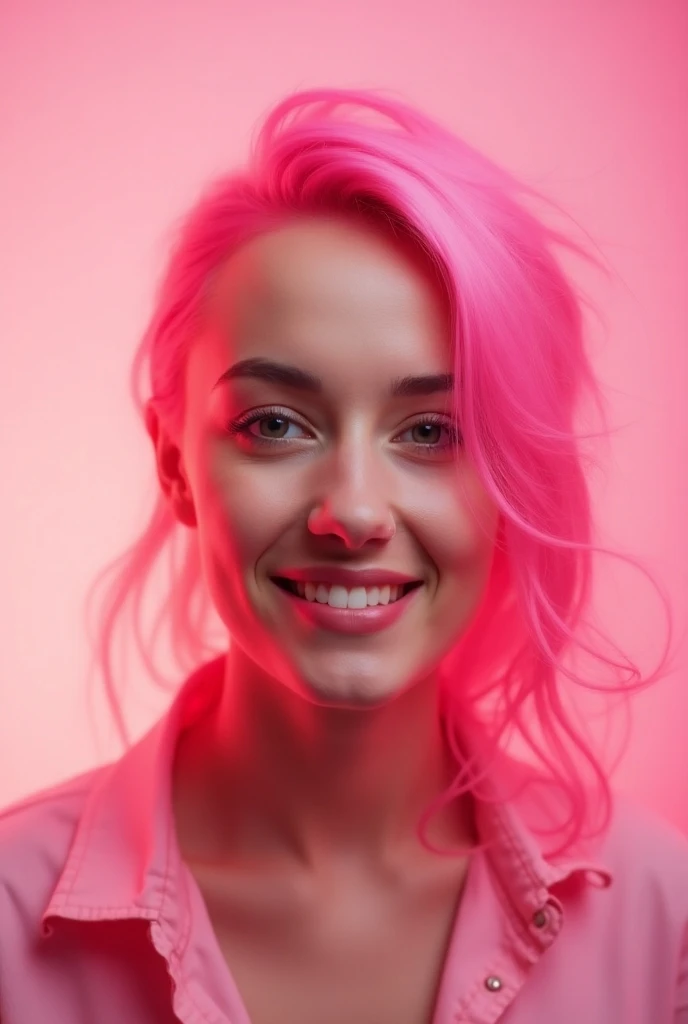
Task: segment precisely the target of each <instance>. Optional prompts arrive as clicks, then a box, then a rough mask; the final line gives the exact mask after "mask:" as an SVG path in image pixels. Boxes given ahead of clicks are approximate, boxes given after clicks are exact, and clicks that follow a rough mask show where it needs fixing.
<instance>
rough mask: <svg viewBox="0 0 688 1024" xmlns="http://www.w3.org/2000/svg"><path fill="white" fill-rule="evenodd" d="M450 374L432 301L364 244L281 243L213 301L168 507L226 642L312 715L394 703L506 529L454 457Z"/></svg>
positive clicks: (390, 258) (424, 284) (344, 234)
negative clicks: (190, 547) (181, 483)
mask: <svg viewBox="0 0 688 1024" xmlns="http://www.w3.org/2000/svg"><path fill="white" fill-rule="evenodd" d="M451 372H452V357H451V351H450V344H449V337H448V321H447V315H446V310H445V308H444V306H443V302H442V300H441V298H440V293H439V291H438V288H437V286H436V285H435V284H434V283H433V280H432V278H431V276H430V275H429V273H428V271H427V270H426V269H424V266H423V264H421V263H420V261H419V260H418V259H417V257H415V256H414V255H413V254H412V253H411V250H410V249H409V247H408V246H406V247H405V248H404V247H402V246H401V245H400V243H392V242H390V241H389V240H388V239H387V238H386V237H385V236H382V235H380V234H379V233H377V232H374V231H373V230H372V228H367V227H363V226H361V225H353V224H351V223H347V222H344V221H341V220H337V219H313V220H309V221H302V222H299V223H293V224H289V225H288V226H285V227H283V228H280V229H279V230H276V231H274V232H272V233H270V234H266V235H263V236H261V237H259V238H257V239H254V240H253V241H252V242H250V243H248V244H246V245H245V246H244V247H242V248H241V249H240V250H238V251H237V252H236V253H235V254H234V255H233V256H232V257H231V258H230V259H229V260H228V261H227V262H226V264H225V265H224V266H223V268H222V270H221V272H220V274H219V275H218V276H217V277H216V279H215V281H214V283H213V288H212V293H211V296H210V300H209V307H208V316H207V320H206V322H205V325H204V328H203V332H202V334H201V336H200V337H199V338H198V339H197V341H196V342H195V343H194V347H193V349H192V351H191V353H190V357H189V361H188V365H187V377H186V418H185V427H184V433H183V438H182V443H181V462H180V473H181V474H182V475H183V476H184V477H185V479H186V482H187V491H186V495H187V497H186V499H183V497H182V498H179V499H178V501H180V502H181V501H183V500H186V501H187V511H186V512H185V513H184V514H183V515H184V517H185V518H186V520H187V521H189V522H195V523H196V525H197V528H198V540H199V544H200V550H201V557H202V562H203V566H204V573H205V576H206V579H207V582H208V585H209V588H210V591H211V594H212V597H213V600H214V602H215V605H216V607H217V610H218V612H219V614H220V617H221V618H222V620H223V621H224V623H225V624H226V626H227V628H228V629H229V631H230V634H231V636H232V638H233V641H234V642H235V643H236V644H238V645H239V646H240V647H241V648H242V649H243V651H244V653H245V654H246V655H247V656H248V658H249V659H251V661H252V662H253V663H254V664H255V665H256V666H257V667H258V669H260V670H262V671H264V672H265V673H267V674H269V675H270V676H271V677H273V678H275V679H277V680H279V681H280V682H282V683H283V684H285V685H287V686H289V687H290V688H292V689H293V690H295V691H297V692H298V693H300V694H302V695H303V696H305V697H307V698H309V699H311V700H314V701H316V702H317V703H324V704H332V705H339V706H342V705H347V706H351V707H362V706H371V705H376V704H381V703H384V702H385V701H387V700H389V699H391V698H393V697H394V696H396V695H397V694H399V693H400V692H401V691H403V690H405V689H407V688H408V687H409V686H410V685H412V684H413V683H414V682H416V681H418V680H419V679H421V678H424V677H427V675H428V674H429V673H431V672H432V671H433V669H435V668H436V667H437V664H438V662H439V661H440V660H441V658H442V656H443V655H444V654H446V653H447V652H448V650H450V649H451V647H452V646H453V645H454V643H455V642H456V640H457V639H458V638H459V637H460V635H461V634H462V633H463V632H464V630H465V628H466V626H467V624H468V623H469V621H470V619H471V618H472V616H473V614H474V612H475V610H476V608H477V605H478V602H479V599H480V597H481V595H482V592H483V590H484V587H485V584H486V581H487V577H488V573H489V569H490V565H491V560H492V552H493V544H494V537H495V533H496V529H497V523H498V516H497V511H496V509H495V508H494V506H493V505H492V503H491V501H490V500H489V499H488V498H487V496H486V494H485V493H484V491H483V489H482V487H481V486H480V484H479V481H478V479H477V477H476V475H475V473H474V471H473V470H472V468H471V466H469V464H468V462H467V460H466V457H465V455H462V454H461V451H459V452H458V454H457V452H456V450H455V448H454V446H453V443H452V431H453V430H454V429H455V425H454V424H453V423H452V421H451V413H450V409H451V404H450V393H449V391H448V390H447V388H448V386H449V383H450V375H451ZM159 459H160V445H159ZM165 464H166V465H168V466H169V464H170V461H169V453H168V456H167V458H166V459H165ZM176 493H178V492H176ZM191 509H192V511H191ZM361 570H367V571H368V572H369V575H368V576H367V577H366V576H365V575H364V576H359V577H357V576H356V574H357V573H358V572H360V571H361ZM395 576H396V581H395ZM400 581H401V582H400ZM403 581H406V582H403ZM386 601H387V602H389V603H385V602H386ZM375 602H377V603H375ZM342 605H344V606H345V607H342ZM352 606H353V607H352ZM362 606H364V607H362Z"/></svg>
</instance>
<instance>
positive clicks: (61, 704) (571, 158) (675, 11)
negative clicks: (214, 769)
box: [0, 0, 688, 831]
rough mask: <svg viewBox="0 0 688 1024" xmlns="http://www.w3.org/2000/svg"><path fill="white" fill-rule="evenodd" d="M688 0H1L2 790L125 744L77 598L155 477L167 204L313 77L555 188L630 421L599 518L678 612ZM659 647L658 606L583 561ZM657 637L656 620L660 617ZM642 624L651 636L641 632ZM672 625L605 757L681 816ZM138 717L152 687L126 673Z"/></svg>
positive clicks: (630, 637)
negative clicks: (148, 426)
mask: <svg viewBox="0 0 688 1024" xmlns="http://www.w3.org/2000/svg"><path fill="white" fill-rule="evenodd" d="M687 45H688V6H687V5H686V4H685V3H684V2H683V0H675V2H671V0H664V2H659V0H585V2H584V0H577V2H576V3H552V2H551V0H490V2H489V3H476V2H474V0H470V2H469V0H423V2H422V3H421V2H419V0H395V2H393V3H392V2H389V3H388V2H385V0H348V2H347V3H328V4H323V3H320V2H316V0H310V2H309V0H289V3H283V2H282V0H259V2H256V0H234V2H231V0H225V2H220V0H195V2H194V3H191V2H190V0H184V2H182V0H167V2H165V3H162V2H160V3H154V2H148V3H145V2H144V3H141V2H139V0H137V2H134V0H119V2H118V3H117V4H93V3H87V2H85V0H73V2H71V3H67V2H66V0H57V2H56V0H42V2H40V0H5V3H4V4H3V7H2V12H1V13H0V93H1V95H2V103H1V106H0V131H1V136H2V137H1V142H2V161H1V162H0V182H1V185H2V187H1V188H0V223H1V224H2V236H3V237H2V245H1V246H0V259H1V260H2V267H1V273H0V299H1V306H0V317H1V320H0V337H1V338H2V342H1V345H0V355H1V363H0V429H1V433H0V459H1V462H0V465H1V467H2V496H3V500H2V502H1V503H0V523H1V528H0V566H1V577H0V578H1V586H0V621H1V623H2V643H1V644H0V652H1V653H0V659H1V660H0V701H1V703H0V804H3V803H5V802H7V801H9V800H11V799H14V798H17V797H20V796H22V795H24V794H26V793H28V792H29V791H31V790H33V789H35V788H37V787H40V786H44V785H47V784H50V783H51V782H53V781H56V780H58V779H61V778H63V777H65V776H67V775H70V774H73V773H75V772H77V771H80V770H82V769H85V768H87V767H89V766H91V765H92V764H94V763H96V762H97V761H100V760H103V759H105V758H108V757H111V756H113V755H114V754H115V753H117V750H118V748H117V746H116V744H115V743H114V738H113V737H112V735H111V733H110V732H109V731H108V729H107V728H106V717H105V713H104V709H103V707H102V706H99V707H98V709H97V722H98V723H99V728H98V730H97V734H94V731H93V727H92V724H91V719H90V718H89V715H88V704H87V700H86V696H85V690H84V673H85V667H86V646H85V641H84V631H83V625H82V618H81V602H82V600H83V597H84V593H85V590H86V587H87V585H88V583H89V582H90V580H91V579H92V577H93V575H94V573H95V572H96V570H97V569H98V568H99V567H100V566H101V565H102V564H103V562H104V561H106V560H107V559H108V558H109V557H110V556H111V555H113V554H114V553H116V552H118V551H119V550H120V549H121V548H122V547H123V546H124V545H126V544H128V543H129V542H130V540H131V539H132V538H133V531H135V530H136V529H137V528H138V527H140V526H141V525H142V523H143V516H144V513H145V511H146V509H147V507H148V502H149V500H150V496H151V494H152V493H153V491H152V489H153V487H154V479H153V463H152V457H151V453H150V451H149V447H148V440H147V438H145V437H144V435H143V433H142V430H141V428H140V427H139V425H138V423H137V422H136V421H135V419H134V416H133V412H132V410H131V408H130V405H129V403H128V398H127V391H126V381H127V373H128V368H129V364H130V360H131V356H132V353H133V351H134V347H135V345H136V342H137V340H138V335H139V332H140V331H141V329H142V327H143V324H144V321H145V317H146V315H147V312H148V309H149V303H150V299H151V295H152V290H153V286H154V282H155V278H156V274H157V272H158V270H159V268H160V266H161V260H162V256H163V254H164V252H165V247H166V232H167V228H168V226H169V225H170V224H171V222H172V221H173V220H174V218H175V217H176V216H177V215H178V214H179V213H180V212H181V211H182V210H183V209H184V208H185V207H186V205H187V204H188V203H189V202H190V201H192V200H193V198H194V197H195V195H196V193H197V191H198V188H199V187H200V186H201V184H203V183H204V182H205V181H206V180H207V179H208V178H209V177H210V176H212V175H214V174H215V173H217V172H220V171H222V170H224V169H225V168H227V167H228V166H230V165H231V164H232V163H233V162H234V161H235V160H237V159H242V158H243V156H244V154H245V151H246V147H247V144H248V138H249V133H250V131H251V129H252V126H253V124H254V122H255V120H256V118H257V117H259V116H260V115H261V114H262V113H263V112H265V110H266V109H267V108H268V107H269V106H270V105H271V104H272V103H273V102H274V101H275V100H277V99H278V98H279V97H280V96H281V95H282V94H283V93H284V92H286V91H287V90H291V89H294V88H298V87H308V86H317V85H330V84H332V85H347V86H376V87H385V88H390V89H394V90H396V91H397V92H398V93H399V94H400V95H402V96H403V97H405V98H407V99H408V100H410V101H412V102H415V103H417V104H419V105H420V106H422V107H424V108H425V109H427V110H428V112H431V113H434V114H435V115H437V116H438V117H440V118H441V119H442V120H444V121H445V123H447V124H449V125H450V126H452V127H454V128H455V129H456V130H457V131H459V132H461V133H463V134H464V135H465V136H466V137H467V138H468V139H469V140H470V141H472V142H473V143H475V144H476V145H478V146H480V147H482V148H484V149H485V150H486V151H487V152H488V153H489V154H490V155H492V156H493V157H495V158H497V159H498V160H500V161H502V162H503V163H505V164H507V165H508V166H509V167H511V168H512V169H513V170H515V171H516V172H518V173H520V174H523V175H524V176H526V177H527V178H528V179H529V180H530V181H532V182H534V183H535V184H537V185H539V186H541V187H542V188H544V189H545V190H547V191H548V192H549V194H551V195H552V196H553V197H555V198H556V199H558V200H559V201H560V202H562V203H563V204H564V205H565V206H566V207H567V208H568V209H569V211H570V212H571V213H572V214H573V215H574V217H576V219H577V221H578V222H579V223H580V224H581V225H583V226H584V227H585V228H586V229H587V230H588V231H589V233H590V234H591V235H592V237H593V238H594V239H595V240H596V241H597V242H598V243H599V245H600V247H601V249H602V251H603V253H604V255H605V256H606V257H607V258H608V259H609V260H610V261H611V263H612V265H613V267H614V269H615V271H616V274H617V277H616V279H615V280H613V281H612V282H607V283H605V282H604V281H603V280H599V279H594V278H593V277H591V276H590V275H587V276H586V277H585V279H584V280H583V279H582V278H581V282H582V284H583V285H584V286H585V288H586V289H587V291H588V292H589V293H590V295H591V297H592V298H593V300H594V301H596V302H597V304H598V305H599V306H600V307H601V308H602V311H603V313H604V317H605V324H604V329H602V328H600V327H599V325H593V328H594V337H595V338H596V346H597V347H596V349H595V351H596V355H595V362H596V365H597V368H598V370H599V372H600V374H601V376H602V378H603V380H604V381H605V382H606V383H607V386H608V388H609V389H610V390H609V394H610V398H611V400H612V412H613V421H614V423H615V424H616V425H617V426H618V427H619V430H618V433H617V434H616V436H615V437H614V439H613V441H612V444H611V445H610V446H609V448H608V449H606V454H605V458H606V463H605V474H604V476H599V477H597V478H596V479H595V480H594V482H593V484H594V488H595V495H596V501H597V506H598V514H599V517H600V522H601V526H602V532H603V538H604V539H606V540H608V541H610V542H611V541H614V542H617V543H620V544H622V545H623V546H625V547H626V549H628V550H630V551H632V552H636V553H637V554H638V555H639V556H640V557H642V558H645V559H646V560H647V562H648V563H649V564H650V566H651V567H652V568H653V569H654V570H655V571H656V572H658V573H659V575H660V578H661V579H662V580H663V582H664V583H665V585H666V587H667V588H668V590H669V592H670V595H671V597H672V600H673V603H674V612H675V616H676V622H677V625H678V628H679V631H681V632H682V631H683V629H684V628H685V625H684V624H685V623H686V621H687V620H688V607H687V606H688V541H687V539H686V534H687V531H686V522H687V521H688V514H687V513H688V413H687V411H686V409H687V403H686V400H685V393H686V384H687V383H688V348H687V346H686V343H685V339H686V337H687V336H688V333H687V327H688V303H687V300H686V286H685V281H686V275H687V271H688V253H687V249H688V191H687V190H686V187H685V181H686V172H687V170H688V159H687V157H688V119H687V118H686V116H685V113H686V101H687V99H688V62H686V61H685V54H686V47H687ZM599 594H600V607H601V609H602V610H603V613H604V614H605V616H606V619H605V621H606V622H607V623H608V624H610V625H611V627H612V628H613V635H614V636H615V637H616V638H618V640H619V641H620V642H622V643H629V644H631V645H632V651H631V653H632V654H633V655H634V656H637V657H639V658H640V659H641V661H642V659H643V658H644V657H646V658H648V659H649V661H647V664H650V663H651V656H652V653H653V651H656V642H655V641H656V637H657V629H656V627H657V606H656V602H653V595H652V593H651V592H650V591H648V589H647V587H645V586H644V585H643V584H642V580H640V579H639V578H638V577H637V576H633V575H631V574H630V573H628V572H626V571H624V573H623V575H621V576H618V578H617V576H616V575H614V574H612V573H609V572H608V571H607V567H606V566H605V565H602V566H601V569H600V589H599ZM653 638H654V641H653ZM653 642H655V646H653ZM687 675H688V673H687V671H686V645H685V644H684V645H683V646H682V648H681V657H680V658H679V662H678V664H677V668H676V671H674V672H673V673H672V675H671V676H670V677H669V678H668V679H667V680H666V681H665V682H663V683H661V684H660V685H659V686H658V687H657V688H655V689H654V690H652V691H651V692H649V693H647V694H643V695H642V696H641V697H639V698H636V700H635V702H634V709H635V710H634V726H633V733H632V742H631V745H630V748H629V750H628V753H627V755H626V757H625V759H624V760H623V761H622V763H621V765H620V767H619V770H618V772H617V774H616V776H615V779H616V784H617V786H618V787H619V788H621V789H625V790H627V791H628V790H630V791H632V792H633V793H634V794H635V795H636V796H637V797H638V798H640V799H641V800H643V801H644V802H646V803H648V804H650V805H653V806H654V807H656V808H657V809H659V810H660V812H662V813H663V814H665V815H666V816H667V817H669V818H671V819H673V820H674V821H675V822H676V823H677V824H678V825H679V826H680V827H682V828H684V829H686V831H688V754H687V753H686V740H687V738H688V678H687ZM129 693H130V696H131V699H130V703H129V706H130V707H131V708H132V710H133V715H134V720H135V723H136V732H137V733H140V732H141V731H142V730H143V729H144V728H145V727H146V726H147V725H148V723H149V722H150V721H151V720H152V719H153V718H154V717H156V716H157V715H158V714H159V713H160V712H161V711H162V710H163V708H164V706H165V703H166V699H165V698H164V697H162V696H160V695H159V694H156V692H155V691H152V690H151V689H150V687H149V686H148V685H147V683H146V680H145V679H144V678H142V677H136V678H131V679H130V680H129Z"/></svg>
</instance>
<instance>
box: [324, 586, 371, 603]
mask: <svg viewBox="0 0 688 1024" xmlns="http://www.w3.org/2000/svg"><path fill="white" fill-rule="evenodd" d="M331 600H332V599H331V598H330V601H331ZM367 605H368V595H367V594H366V589H365V587H354V588H353V590H350V591H349V602H348V607H349V608H366V607H367Z"/></svg>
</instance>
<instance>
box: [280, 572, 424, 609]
mask: <svg viewBox="0 0 688 1024" xmlns="http://www.w3.org/2000/svg"><path fill="white" fill-rule="evenodd" d="M273 582H274V583H275V584H276V585H277V586H278V587H281V588H282V589H283V590H286V591H288V592H289V593H291V594H294V595H295V596H296V597H300V598H302V599H303V600H305V601H311V602H317V603H318V604H327V605H329V606H330V608H353V609H357V610H361V609H363V608H376V607H377V606H378V605H388V604H394V603H395V602H396V601H398V600H399V599H400V598H402V597H404V595H405V594H408V593H409V592H410V591H411V590H414V589H415V588H416V587H419V586H421V582H420V580H418V581H417V582H414V583H404V584H391V585H390V584H385V585H383V586H375V587H343V586H341V585H340V584H338V583H332V584H329V583H311V582H301V581H300V580H299V581H297V580H290V579H285V578H284V577H280V576H275V577H273Z"/></svg>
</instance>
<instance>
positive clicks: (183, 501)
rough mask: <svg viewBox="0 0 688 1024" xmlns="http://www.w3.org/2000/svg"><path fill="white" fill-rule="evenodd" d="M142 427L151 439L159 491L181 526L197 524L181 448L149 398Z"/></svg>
mask: <svg viewBox="0 0 688 1024" xmlns="http://www.w3.org/2000/svg"><path fill="white" fill-rule="evenodd" d="M145 418H146V430H147V431H148V434H149V436H150V439H151V441H152V442H153V448H154V451H155V464H156V469H157V473H158V480H159V482H160V487H161V488H162V492H163V494H164V495H165V497H166V498H167V500H168V502H169V503H170V506H171V508H172V511H173V512H174V514H175V516H176V518H177V519H178V521H179V522H180V523H182V524H183V525H184V526H189V527H194V526H197V525H198V524H197V520H196V510H195V508H194V504H193V496H192V494H191V487H190V485H189V481H188V479H187V476H186V472H185V470H184V463H183V459H182V452H181V449H180V447H179V445H178V444H177V443H176V442H175V441H174V439H173V438H172V436H171V434H170V432H169V431H168V430H167V428H166V427H165V424H164V423H163V421H162V418H161V416H160V413H159V411H158V409H157V407H156V405H155V403H154V401H153V400H152V399H151V400H150V401H148V402H147V403H146V417H145Z"/></svg>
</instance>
